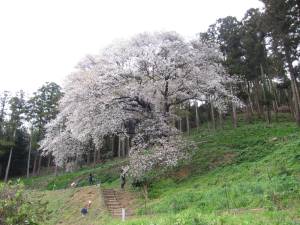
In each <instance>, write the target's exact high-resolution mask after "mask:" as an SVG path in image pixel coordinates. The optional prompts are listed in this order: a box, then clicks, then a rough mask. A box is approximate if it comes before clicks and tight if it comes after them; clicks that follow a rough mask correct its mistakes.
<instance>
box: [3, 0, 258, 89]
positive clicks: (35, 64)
mask: <svg viewBox="0 0 300 225" xmlns="http://www.w3.org/2000/svg"><path fill="white" fill-rule="evenodd" d="M251 7H262V4H261V3H260V2H259V1H258V0H0V92H1V91H2V90H9V91H16V90H19V89H23V90H25V91H26V92H33V91H35V90H36V89H37V88H38V87H40V86H41V85H42V84H43V83H45V82H47V81H54V82H57V83H58V84H60V85H61V84H62V83H63V80H64V79H65V77H66V76H67V75H68V74H70V73H71V72H72V71H73V70H74V66H75V65H76V64H77V62H78V61H79V60H80V59H81V58H83V57H84V56H85V55H86V54H89V53H90V54H95V53H97V52H99V50H100V49H101V48H102V47H104V46H105V45H107V44H109V43H111V42H112V41H113V40H114V39H118V38H127V37H130V36H132V35H134V34H136V33H140V32H144V31H161V30H175V31H177V32H179V33H180V34H182V35H183V36H185V37H193V36H194V35H195V34H196V33H199V32H201V31H205V30H206V29H207V27H208V26H209V25H210V24H212V23H214V22H215V21H216V19H218V18H220V17H225V16H228V15H231V16H236V17H238V18H239V19H240V18H242V16H243V15H244V13H245V12H246V10H247V9H249V8H251Z"/></svg>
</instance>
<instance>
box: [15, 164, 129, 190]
mask: <svg viewBox="0 0 300 225" xmlns="http://www.w3.org/2000/svg"><path fill="white" fill-rule="evenodd" d="M124 163H126V160H112V161H108V162H106V163H100V164H98V165H97V166H96V167H83V168H82V169H80V170H77V171H75V172H69V173H62V174H59V175H58V176H54V174H50V175H46V176H37V177H31V178H24V179H21V181H22V182H23V183H24V184H25V186H26V187H27V188H28V189H39V190H59V189H65V188H69V187H70V184H71V183H72V182H76V184H77V187H84V186H88V185H89V182H88V177H89V174H90V173H92V174H93V176H94V179H95V183H101V185H102V186H103V185H104V187H114V186H116V185H118V183H119V177H120V170H121V166H122V165H124Z"/></svg>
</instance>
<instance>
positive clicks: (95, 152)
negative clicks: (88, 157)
mask: <svg viewBox="0 0 300 225" xmlns="http://www.w3.org/2000/svg"><path fill="white" fill-rule="evenodd" d="M96 163H97V151H96V149H94V163H93V164H94V166H96Z"/></svg>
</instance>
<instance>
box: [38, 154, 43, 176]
mask: <svg viewBox="0 0 300 225" xmlns="http://www.w3.org/2000/svg"><path fill="white" fill-rule="evenodd" d="M42 158H43V157H42V156H41V155H40V154H39V164H38V171H37V175H40V172H41V165H42Z"/></svg>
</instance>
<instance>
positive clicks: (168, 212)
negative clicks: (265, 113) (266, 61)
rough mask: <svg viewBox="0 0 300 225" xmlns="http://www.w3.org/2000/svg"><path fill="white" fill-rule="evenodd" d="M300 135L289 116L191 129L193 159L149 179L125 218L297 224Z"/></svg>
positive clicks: (143, 221)
mask: <svg viewBox="0 0 300 225" xmlns="http://www.w3.org/2000/svg"><path fill="white" fill-rule="evenodd" d="M299 135H300V132H299V129H298V128H296V126H295V125H294V123H290V122H280V123H274V124H271V125H268V124H265V123H255V124H251V125H243V126H241V127H239V128H237V129H235V130H233V129H231V128H229V127H227V128H225V129H224V130H219V131H216V132H208V131H201V132H196V131H195V132H194V133H192V135H191V137H190V138H191V139H193V140H194V141H195V142H197V143H198V149H197V151H196V152H195V155H194V157H193V159H192V163H191V164H190V165H189V166H185V167H181V168H178V170H177V171H175V172H174V173H173V176H172V177H171V178H168V179H167V178H166V179H161V180H160V181H158V182H156V183H154V184H153V185H152V187H151V189H150V193H149V194H150V199H151V200H150V202H149V203H148V206H147V208H146V209H141V210H140V214H141V215H142V214H146V215H143V216H141V218H139V219H137V220H135V221H134V220H133V221H129V222H128V223H127V224H144V225H146V224H149V225H150V224H152V225H154V224H156V225H158V224H161V225H162V224H166V225H167V224H170V225H171V224H178V225H179V224H180V225H184V224H186V225H193V224H195V225H196V224H197V225H198V224H199V225H200V224H203V225H204V224H205V225H217V224H220V225H221V224H228V225H235V224H236V225H241V224H249V225H250V224H251V225H256V224H257V225H258V224H261V225H262V224H264V225H265V224H270V225H276V224H278V225H296V224H300V136H299ZM169 177H170V176H169ZM147 214H148V216H147Z"/></svg>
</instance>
